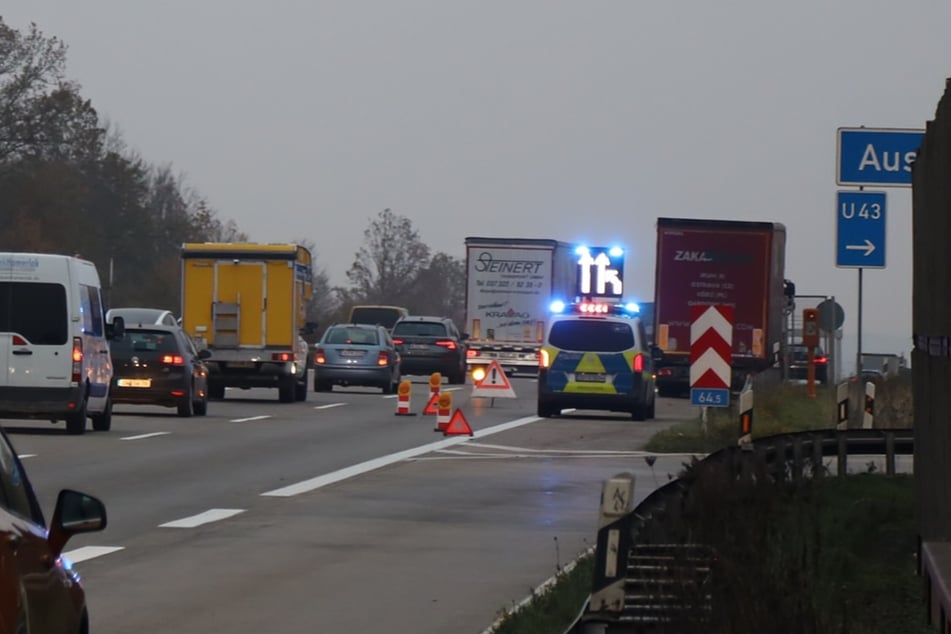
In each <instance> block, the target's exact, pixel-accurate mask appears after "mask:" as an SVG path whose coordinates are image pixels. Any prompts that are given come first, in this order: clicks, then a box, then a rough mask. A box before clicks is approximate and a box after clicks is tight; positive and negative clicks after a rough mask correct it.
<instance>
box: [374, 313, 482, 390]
mask: <svg viewBox="0 0 951 634" xmlns="http://www.w3.org/2000/svg"><path fill="white" fill-rule="evenodd" d="M468 338H469V335H468V334H467V333H464V332H462V333H461V332H459V330H458V329H457V328H456V324H455V323H453V321H452V320H451V319H448V318H446V317H422V316H417V315H412V316H410V317H403V318H402V319H400V320H399V321H397V322H396V324H394V326H393V343H395V344H396V349H397V350H398V351H399V353H400V364H401V367H402V370H403V374H432V373H433V372H439V373H440V374H442V375H443V376H445V377H446V378H447V379H448V380H449V382H450V383H453V384H461V383H465V382H466V350H467V349H468V346H467V345H466V339H468Z"/></svg>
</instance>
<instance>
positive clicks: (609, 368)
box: [538, 300, 654, 421]
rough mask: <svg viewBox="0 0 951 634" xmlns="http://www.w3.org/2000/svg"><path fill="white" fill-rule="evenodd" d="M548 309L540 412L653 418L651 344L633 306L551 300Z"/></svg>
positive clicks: (640, 419) (547, 415) (540, 370)
mask: <svg viewBox="0 0 951 634" xmlns="http://www.w3.org/2000/svg"><path fill="white" fill-rule="evenodd" d="M552 312H553V313H555V314H554V315H553V316H552V318H551V320H550V321H549V324H548V328H547V330H546V333H545V340H544V342H543V344H542V348H541V351H540V354H539V373H538V415H539V416H542V417H546V418H547V417H550V416H555V415H557V414H560V413H561V411H562V410H563V409H567V408H574V409H594V410H607V411H613V412H628V413H630V415H631V418H632V419H634V420H638V421H642V420H647V419H650V418H653V417H654V372H653V361H652V358H651V346H650V344H649V343H648V340H647V333H646V331H645V328H644V324H643V323H642V321H641V319H640V318H639V317H638V316H637V307H636V305H630V304H611V303H606V302H597V301H590V300H585V301H581V302H577V303H574V304H571V305H565V304H563V303H562V302H554V303H553V304H552Z"/></svg>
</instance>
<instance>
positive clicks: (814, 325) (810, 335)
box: [802, 308, 819, 398]
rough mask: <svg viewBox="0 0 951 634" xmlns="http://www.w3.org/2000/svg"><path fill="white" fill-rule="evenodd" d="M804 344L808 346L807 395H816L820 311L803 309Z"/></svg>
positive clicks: (812, 396)
mask: <svg viewBox="0 0 951 634" xmlns="http://www.w3.org/2000/svg"><path fill="white" fill-rule="evenodd" d="M802 345H804V346H806V359H807V364H806V368H807V370H806V395H807V396H809V397H811V398H815V397H816V346H818V345H819V311H818V310H817V309H815V308H806V309H804V310H803V311H802Z"/></svg>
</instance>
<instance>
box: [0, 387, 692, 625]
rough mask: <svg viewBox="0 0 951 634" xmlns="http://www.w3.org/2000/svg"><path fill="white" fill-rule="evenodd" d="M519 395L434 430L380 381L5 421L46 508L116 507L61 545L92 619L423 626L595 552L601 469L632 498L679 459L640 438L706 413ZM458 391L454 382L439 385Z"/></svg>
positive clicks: (485, 611) (464, 618)
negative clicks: (564, 404)
mask: <svg viewBox="0 0 951 634" xmlns="http://www.w3.org/2000/svg"><path fill="white" fill-rule="evenodd" d="M512 383H513V388H514V390H515V392H516V396H517V398H515V399H507V398H506V399H495V400H494V401H490V400H489V399H483V398H471V397H470V396H469V392H470V391H471V386H464V387H462V386H460V389H456V390H454V391H452V392H451V393H452V394H453V401H454V402H453V409H454V410H456V409H458V410H459V412H460V413H461V415H462V416H464V417H465V420H466V422H467V423H468V424H469V425H470V426H471V428H472V430H473V434H472V435H471V436H470V435H468V434H463V435H458V436H448V437H447V436H444V435H443V434H442V433H436V432H435V431H434V428H435V426H436V417H435V416H432V415H422V414H419V412H421V410H422V409H423V406H424V405H425V402H426V400H427V396H428V391H429V386H428V380H427V377H414V385H413V397H412V403H411V411H413V412H416V413H417V414H418V415H416V416H396V415H395V412H396V405H397V403H396V397H395V395H393V396H384V395H382V394H381V392H380V391H379V390H374V389H357V388H352V389H346V390H342V389H340V388H335V390H334V391H333V392H331V393H319V394H317V393H313V392H310V393H309V394H308V400H307V401H306V402H302V403H294V404H281V403H278V402H277V393H276V390H263V389H262V390H246V391H241V390H228V393H227V395H226V399H225V400H224V401H213V402H212V403H211V404H210V406H209V412H208V416H206V417H193V418H189V419H183V418H178V417H177V416H176V415H175V411H174V410H171V409H162V408H152V407H118V406H117V407H116V411H115V414H114V418H113V426H112V429H111V430H110V431H109V432H92V431H91V430H90V431H88V432H87V433H86V434H85V435H83V436H69V435H66V433H65V430H64V428H63V426H62V424H61V423H59V424H52V425H51V424H50V423H48V422H42V421H5V422H4V426H5V427H6V429H7V430H8V432H9V433H10V436H11V439H12V440H13V443H14V445H15V447H16V448H17V451H18V453H19V454H20V455H21V456H22V457H23V459H24V465H25V467H26V469H27V472H28V474H29V477H30V479H31V481H32V483H33V485H34V488H35V489H36V490H37V493H38V495H39V496H40V500H41V503H42V506H43V509H44V512H45V513H47V515H49V514H50V513H51V512H52V507H53V503H54V501H55V495H56V493H57V491H58V490H59V489H60V488H64V487H68V488H74V489H79V490H82V491H85V492H87V493H91V494H93V495H96V496H99V497H100V498H102V499H103V501H104V502H105V503H106V506H107V509H108V513H109V525H108V527H107V528H106V530H105V531H103V532H101V533H94V534H91V535H81V536H78V537H76V538H74V540H73V541H71V542H70V543H69V544H68V545H67V548H66V550H67V554H68V556H69V557H70V558H71V559H72V560H73V561H74V562H75V567H76V569H77V570H79V572H80V574H81V575H82V576H83V583H84V586H85V588H86V592H87V601H88V605H89V611H90V619H91V631H92V632H93V633H97V634H104V633H105V634H111V633H115V634H120V633H121V634H127V633H129V632H137V631H138V632H150V633H153V634H159V633H164V632H169V633H172V632H174V633H176V634H188V633H196V634H197V633H208V632H229V633H231V634H245V633H249V634H250V633H252V632H253V633H256V634H257V633H260V632H268V633H274V634H277V633H285V632H286V633H295V634H296V633H307V632H318V631H320V632H324V631H327V632H370V631H374V632H407V633H409V632H412V633H414V634H429V633H432V634H437V633H439V634H444V633H446V632H472V633H474V634H478V633H480V632H483V631H485V630H486V628H488V627H489V626H490V625H491V624H492V623H493V622H494V621H495V619H496V618H497V617H498V616H499V614H500V613H501V612H502V611H503V610H506V609H511V608H512V606H514V605H515V604H517V603H519V602H520V601H522V600H523V599H524V598H525V597H526V596H528V595H529V594H530V593H531V591H532V589H533V588H535V587H537V586H538V585H539V584H541V583H542V582H544V581H545V580H546V579H548V578H549V577H551V576H552V575H553V574H555V573H556V572H557V571H558V570H559V569H560V568H561V567H563V566H564V565H565V564H567V563H568V562H570V561H572V560H573V559H575V558H576V557H577V556H578V555H580V554H581V553H583V552H584V551H585V550H587V549H589V548H590V547H591V546H593V544H594V542H595V538H596V528H597V519H598V504H599V497H600V491H601V486H602V483H603V481H604V480H605V479H606V478H609V477H611V476H613V475H615V474H617V473H620V472H631V473H634V474H635V477H636V486H635V498H636V499H637V500H640V499H642V498H643V497H645V496H646V495H647V494H649V493H650V492H651V491H652V490H653V489H654V488H656V486H658V485H660V484H663V483H664V482H666V481H667V480H668V478H669V477H672V476H674V475H676V474H677V473H678V472H679V470H680V468H681V467H682V465H683V464H684V463H685V462H687V461H689V457H687V456H662V457H659V458H658V459H657V460H656V463H655V464H654V465H653V466H650V465H649V464H648V461H647V460H645V457H646V455H645V453H644V452H643V451H642V450H641V448H642V447H643V445H644V443H645V442H646V440H647V439H648V438H649V437H650V436H651V435H652V434H654V433H655V432H656V431H658V430H660V429H663V428H665V427H667V426H668V425H670V424H672V423H674V422H676V421H678V420H684V419H688V418H695V417H696V416H697V409H696V408H694V407H691V406H690V405H689V404H688V403H687V402H686V401H683V400H678V399H659V400H658V407H657V419H656V420H654V421H648V422H643V423H637V422H634V421H631V420H630V418H629V417H627V416H623V415H621V414H609V413H591V412H574V413H566V415H564V416H562V417H560V418H554V419H545V420H540V419H537V417H536V416H535V415H534V413H535V382H534V380H532V379H529V378H516V379H513V381H512ZM444 388H446V389H449V388H450V386H444Z"/></svg>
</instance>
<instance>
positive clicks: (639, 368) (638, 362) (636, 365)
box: [631, 354, 644, 372]
mask: <svg viewBox="0 0 951 634" xmlns="http://www.w3.org/2000/svg"><path fill="white" fill-rule="evenodd" d="M631 366H632V367H633V369H634V371H635V372H643V371H644V355H642V354H635V355H634V361H633V363H632V364H631Z"/></svg>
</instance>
